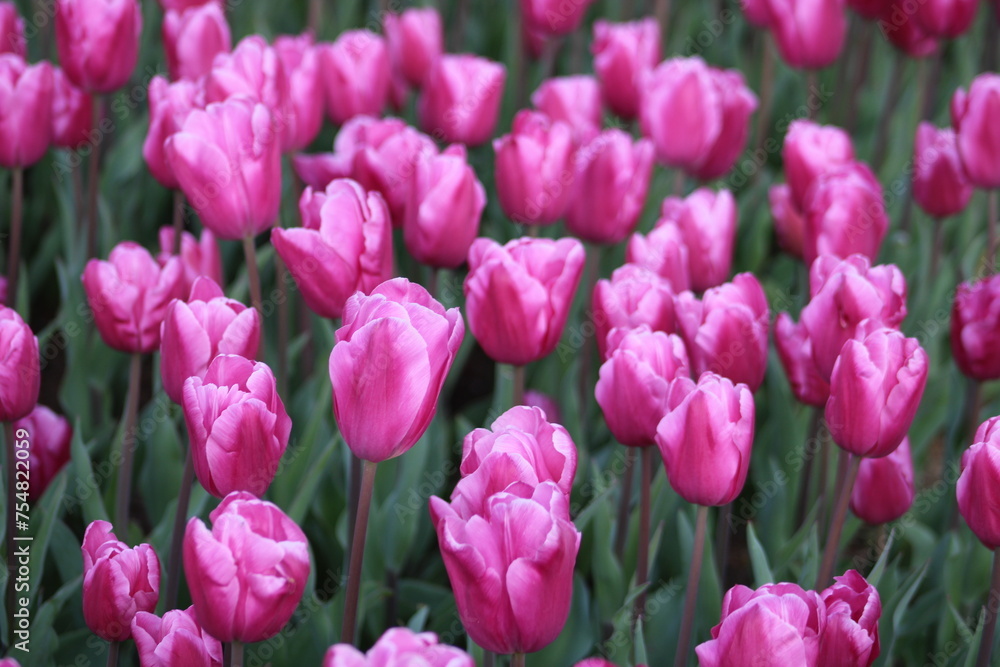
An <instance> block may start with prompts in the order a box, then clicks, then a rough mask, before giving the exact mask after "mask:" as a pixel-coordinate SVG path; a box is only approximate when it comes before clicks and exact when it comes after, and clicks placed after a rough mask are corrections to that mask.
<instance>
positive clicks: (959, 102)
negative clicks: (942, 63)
mask: <svg viewBox="0 0 1000 667" xmlns="http://www.w3.org/2000/svg"><path fill="white" fill-rule="evenodd" d="M997 114H1000V74H990V73H985V74H980V75H979V76H977V77H976V78H975V79H974V80H973V81H972V85H971V86H970V87H969V92H968V93H966V92H965V90H964V89H963V88H959V89H958V90H956V91H955V95H954V97H952V100H951V120H952V125H953V126H954V128H955V133H956V135H957V136H958V155H959V157H961V158H962V165H963V166H964V167H965V174H966V176H968V177H969V181H970V182H971V183H972V184H973V185H975V186H977V187H980V188H989V189H991V188H1000V137H998V136H997V134H996V132H995V129H996V124H995V122H994V121H995V119H996V118H997Z"/></svg>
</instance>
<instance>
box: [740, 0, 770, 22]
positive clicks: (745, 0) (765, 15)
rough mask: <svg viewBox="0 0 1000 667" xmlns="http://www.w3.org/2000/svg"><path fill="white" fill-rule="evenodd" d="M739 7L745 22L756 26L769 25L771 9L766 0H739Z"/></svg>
mask: <svg viewBox="0 0 1000 667" xmlns="http://www.w3.org/2000/svg"><path fill="white" fill-rule="evenodd" d="M740 9H742V10H743V16H744V17H745V18H746V20H747V23H749V24H750V25H752V26H755V27H757V28H770V27H771V10H770V8H769V7H768V6H767V0H740Z"/></svg>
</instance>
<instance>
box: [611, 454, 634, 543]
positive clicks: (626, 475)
mask: <svg viewBox="0 0 1000 667" xmlns="http://www.w3.org/2000/svg"><path fill="white" fill-rule="evenodd" d="M634 465H635V448H634V447H626V448H625V472H623V473H622V476H621V495H620V496H619V498H618V526H617V528H615V555H616V556H617V557H618V560H619V562H620V561H621V559H622V555H623V554H624V553H625V541H626V539H627V538H628V518H629V509H630V508H631V506H632V477H633V471H632V466H634Z"/></svg>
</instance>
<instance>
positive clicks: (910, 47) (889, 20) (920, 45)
mask: <svg viewBox="0 0 1000 667" xmlns="http://www.w3.org/2000/svg"><path fill="white" fill-rule="evenodd" d="M918 11H919V10H918ZM878 25H879V28H880V32H881V33H882V34H883V35H885V37H886V39H888V40H889V43H890V44H892V45H893V46H894V47H896V48H897V49H899V50H900V51H902V52H903V53H905V54H906V55H908V56H909V57H911V58H926V57H927V56H929V55H932V54H934V53H936V52H937V50H938V48H939V46H940V45H939V43H938V40H937V39H936V38H935V37H934V35H933V34H931V33H929V32H927V30H925V29H924V25H923V24H922V23H920V22H919V21H918V20H916V18H915V16H914V13H913V12H912V11H910V9H906V8H904V6H903V4H902V3H901V2H893V1H892V0H888V2H887V3H886V4H885V5H884V6H883V8H882V15H881V16H880V17H879V18H878Z"/></svg>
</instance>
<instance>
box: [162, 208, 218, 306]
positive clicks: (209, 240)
mask: <svg viewBox="0 0 1000 667" xmlns="http://www.w3.org/2000/svg"><path fill="white" fill-rule="evenodd" d="M159 240H160V253H159V254H158V255H157V256H156V262H157V263H158V264H159V265H160V266H166V265H167V262H169V261H170V258H171V257H173V256H174V254H173V252H174V228H173V227H170V226H167V225H165V226H163V227H160V233H159ZM179 257H180V260H181V271H182V272H183V274H184V278H183V280H182V281H181V290H180V293H181V296H180V297H179V298H185V297H186V296H187V295H188V294H190V293H191V287H193V286H194V282H195V280H197V279H198V278H199V277H201V276H204V277H205V278H208V279H209V280H211V281H212V282H214V283H216V284H217V285H221V284H222V256H221V255H220V254H219V244H218V242H216V240H215V235H214V234H213V233H212V230H210V229H207V228H205V229H202V230H201V237H200V238H198V239H196V238H195V237H194V235H193V234H192V233H191V232H181V252H180V255H179Z"/></svg>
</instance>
